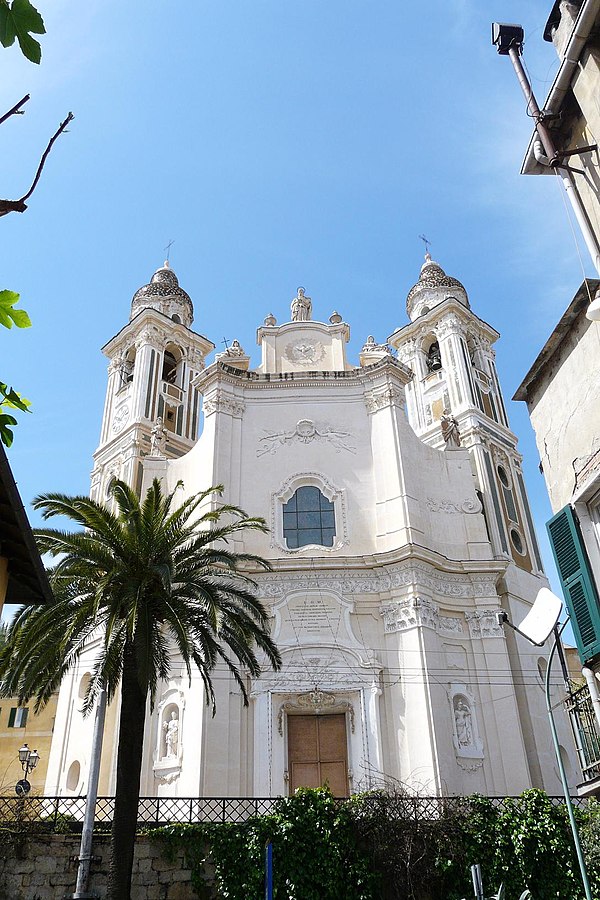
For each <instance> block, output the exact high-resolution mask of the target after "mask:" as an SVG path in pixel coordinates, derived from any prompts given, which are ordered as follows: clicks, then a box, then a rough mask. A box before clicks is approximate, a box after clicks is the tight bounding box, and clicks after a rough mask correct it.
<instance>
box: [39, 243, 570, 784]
mask: <svg viewBox="0 0 600 900" xmlns="http://www.w3.org/2000/svg"><path fill="white" fill-rule="evenodd" d="M406 308H407V313H408V322H407V324H406V325H405V326H403V327H402V328H399V329H397V330H396V331H394V332H393V334H391V335H390V337H389V338H388V339H387V340H380V339H376V338H375V337H374V336H369V337H368V338H367V340H366V342H365V344H364V346H363V348H362V351H361V352H360V354H359V359H358V360H356V361H353V360H351V359H350V358H349V356H348V351H347V347H348V341H349V338H350V327H349V325H348V324H347V323H346V322H345V321H344V320H343V317H342V316H341V315H340V314H339V313H338V312H333V313H332V314H331V315H330V316H329V318H326V317H325V318H323V319H321V320H319V318H317V317H316V316H315V315H314V314H313V304H312V300H311V299H310V297H308V296H307V295H306V292H305V291H304V290H303V289H302V288H299V289H298V292H297V294H296V296H295V297H294V298H293V300H292V303H291V314H290V316H289V319H284V321H283V322H281V323H278V322H277V320H276V318H275V316H274V315H272V314H269V315H267V316H266V318H265V319H264V322H263V323H262V324H261V325H260V327H259V328H258V331H257V342H258V345H259V348H260V354H261V358H260V363H259V364H258V365H257V366H255V367H253V366H252V365H251V360H250V357H249V355H248V354H246V353H245V351H244V349H243V347H242V345H241V343H240V342H239V341H237V340H236V341H234V342H233V344H232V346H231V347H229V348H228V349H227V350H226V351H225V352H223V353H220V354H217V356H216V358H215V359H214V361H213V362H212V363H210V364H208V365H207V363H206V357H207V355H208V354H209V353H210V352H211V351H212V350H213V349H214V344H213V343H212V342H211V341H210V340H208V339H207V338H205V337H203V336H202V335H200V334H198V333H196V332H194V331H192V328H191V326H192V320H193V306H192V301H191V299H190V297H189V296H188V294H187V293H186V292H185V291H184V290H183V289H182V288H181V286H180V285H179V282H178V279H177V277H176V275H175V273H174V272H173V270H172V269H171V268H170V267H169V266H168V265H167V264H165V266H164V267H162V268H160V269H158V270H157V271H156V272H155V274H154V275H153V277H152V279H151V281H150V283H149V284H147V285H145V286H144V287H142V288H140V290H139V291H137V292H136V294H135V296H134V298H133V301H132V306H131V315H130V319H129V322H128V323H127V324H126V325H125V326H124V328H123V329H122V330H121V331H120V332H119V333H118V334H117V335H116V336H115V337H114V338H112V339H111V340H110V341H109V343H108V344H107V345H106V346H105V348H104V352H105V354H106V355H107V357H108V359H109V368H108V388H107V395H106V404H105V409H104V416H103V421H102V428H101V440H100V445H99V447H98V450H97V452H96V454H95V457H94V459H95V464H94V471H93V473H92V494H93V496H95V497H96V498H98V499H102V498H104V497H106V496H107V492H108V490H109V487H110V484H111V481H112V479H113V478H125V479H127V480H128V481H129V482H130V483H131V484H133V485H135V487H136V488H137V489H138V490H141V491H143V490H144V489H145V487H146V486H147V485H148V484H149V483H150V481H151V479H152V478H154V477H158V478H160V479H162V481H163V482H164V483H165V484H166V485H167V486H168V488H169V489H172V488H174V487H175V486H176V485H177V484H178V482H179V481H182V482H183V486H184V487H183V489H182V493H181V497H182V500H183V499H184V497H185V496H186V495H189V494H193V493H195V492H196V491H198V490H201V489H205V488H206V487H207V486H209V485H211V484H219V483H222V484H224V485H225V491H226V493H225V497H226V500H227V501H228V502H232V503H234V504H236V505H239V506H241V507H243V508H244V509H246V510H247V511H248V512H250V513H251V514H253V515H261V516H263V517H264V518H265V519H266V520H267V522H268V524H269V528H270V533H269V535H261V534H258V533H251V534H249V535H248V536H247V537H246V538H245V540H244V542H243V543H242V542H241V541H239V542H237V543H236V545H235V546H234V547H233V549H234V550H247V551H249V552H251V553H256V554H259V555H261V556H264V557H266V558H268V559H269V561H270V562H271V564H272V567H273V571H272V572H269V573H265V572H257V573H256V575H255V577H256V581H257V582H258V585H259V587H258V590H259V594H260V596H261V598H262V599H263V601H264V602H265V604H266V605H267V607H268V609H269V611H270V615H271V617H272V631H273V635H274V638H275V640H276V641H277V643H278V645H279V647H280V649H281V653H282V657H283V661H284V662H283V668H282V670H281V671H279V672H276V673H273V672H271V671H269V670H266V671H265V672H264V674H263V675H262V676H261V677H260V678H258V679H256V680H254V681H252V682H249V684H248V689H249V693H250V696H251V702H250V705H249V707H244V705H243V702H242V697H241V694H240V692H239V690H238V689H237V687H236V685H235V683H234V682H233V681H232V680H231V678H230V677H229V675H228V673H227V672H226V671H225V670H222V669H218V670H217V671H216V672H215V675H214V682H215V690H216V695H217V705H218V711H217V715H216V717H215V718H214V719H213V718H211V715H210V710H209V709H208V708H207V707H206V705H205V702H204V694H203V688H202V684H201V681H200V679H199V678H194V679H192V683H191V685H190V683H189V681H188V679H187V677H186V675H185V671H184V667H183V665H182V662H181V660H178V659H177V658H176V659H175V662H174V666H173V671H172V675H171V677H170V678H169V680H168V681H166V682H165V683H163V684H162V685H161V686H160V689H159V692H158V696H157V702H156V705H155V708H154V709H153V710H152V711H149V714H148V717H147V732H146V740H145V748H144V762H143V770H142V784H141V790H142V794H145V795H147V796H156V795H158V796H168V797H198V796H232V797H252V796H273V795H280V794H287V793H290V792H292V791H293V790H294V789H295V788H296V787H298V786H301V785H306V786H315V785H319V784H323V783H325V782H327V783H328V784H329V785H330V786H331V788H332V789H333V790H334V792H335V793H336V794H339V795H342V796H343V795H347V794H348V793H350V792H351V791H354V790H359V789H365V788H370V787H375V786H381V785H382V784H386V783H389V781H390V780H391V781H393V782H394V783H396V784H397V783H402V784H403V785H406V786H407V787H409V788H410V789H413V790H419V791H421V792H425V793H428V794H471V793H473V792H475V791H478V792H481V793H483V794H490V795H505V794H516V793H519V792H520V791H522V790H523V789H525V788H529V787H531V786H536V787H540V788H545V789H546V790H548V791H549V792H550V793H557V792H558V791H559V790H560V785H559V781H558V777H557V774H556V770H555V760H554V757H553V750H552V745H551V741H550V737H549V732H548V722H547V716H546V712H545V707H544V692H543V688H542V677H543V673H544V671H545V664H546V650H545V649H537V648H534V647H532V646H531V645H528V644H527V643H526V642H525V641H523V640H522V639H521V638H516V637H515V636H514V635H513V634H512V633H509V634H505V632H504V630H503V629H502V627H501V626H500V625H499V624H498V618H497V613H498V612H499V611H500V610H504V611H506V612H507V613H508V614H509V616H510V618H511V619H512V620H514V621H520V620H521V619H522V618H523V616H524V614H525V612H526V611H527V610H528V609H529V607H530V605H531V603H532V602H533V600H534V599H535V597H536V594H537V592H538V589H539V588H540V587H541V586H543V585H546V583H547V582H546V579H545V576H544V574H543V572H542V563H541V559H540V554H539V550H538V546H537V542H536V537H535V533H534V529H533V525H532V520H531V514H530V511H529V506H528V501H527V493H526V489H525V485H524V482H523V475H522V471H521V457H520V455H519V452H518V449H517V439H516V437H515V435H514V433H513V432H512V431H511V429H510V424H509V421H508V418H507V414H506V409H505V405H504V402H503V398H502V391H501V387H500V384H499V380H498V375H497V372H496V367H495V351H494V347H493V345H494V343H495V342H496V340H497V338H498V336H499V335H498V332H497V331H496V330H495V329H494V328H493V327H492V326H491V325H489V324H487V323H486V322H484V321H483V320H482V319H480V318H479V317H478V316H477V314H476V313H475V312H474V311H473V309H472V308H471V304H470V301H469V298H468V296H467V292H466V290H465V288H464V286H463V285H462V284H461V283H460V282H459V281H458V280H457V279H455V278H452V277H450V276H448V275H447V274H446V273H445V272H444V271H443V269H442V268H441V267H440V266H439V265H438V264H437V263H435V262H434V261H433V260H432V259H431V258H430V257H429V256H427V257H426V260H425V262H424V264H423V266H422V269H421V272H420V275H419V278H418V280H417V282H416V284H415V285H414V286H413V287H412V288H411V289H410V291H409V292H408V297H407V304H406ZM377 326H378V328H380V329H381V328H382V327H383V326H382V323H377ZM94 653H95V648H94V647H93V646H90V648H89V650H88V651H87V652H86V654H84V656H83V657H82V658H81V660H80V664H79V667H78V669H77V670H76V671H75V672H73V674H72V675H71V676H70V677H68V678H67V679H66V680H65V682H64V684H63V686H62V688H61V692H60V697H59V703H58V709H57V719H56V729H55V740H54V742H53V746H52V754H51V759H50V765H49V770H48V777H47V782H46V792H47V793H48V794H54V793H60V794H69V793H71V794H76V793H81V792H85V790H86V783H87V781H86V780H87V770H88V764H89V751H90V745H91V729H92V722H91V720H84V719H83V717H82V715H81V712H80V707H81V701H82V698H83V697H84V696H85V691H86V687H87V683H88V679H89V673H90V672H91V669H92V666H93V664H94ZM117 707H118V702H115V703H113V704H112V707H111V708H109V711H108V716H107V724H106V738H105V745H104V755H103V761H102V771H101V779H100V791H101V793H105V794H110V793H112V792H113V791H114V783H115V751H116V728H117V723H118V716H117V711H118V710H117ZM560 729H561V743H562V745H563V753H564V757H565V760H566V762H567V766H568V767H569V769H570V774H571V778H572V781H573V782H575V781H577V780H578V779H579V778H580V774H579V772H578V768H577V761H576V757H575V754H574V752H573V750H572V749H571V750H569V748H570V747H571V748H572V742H571V736H570V731H569V727H568V724H567V721H566V719H564V720H562V721H561V723H560Z"/></svg>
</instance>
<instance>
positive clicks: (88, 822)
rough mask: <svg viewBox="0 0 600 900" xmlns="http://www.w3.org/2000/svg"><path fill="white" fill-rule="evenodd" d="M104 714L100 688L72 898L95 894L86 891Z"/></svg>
mask: <svg viewBox="0 0 600 900" xmlns="http://www.w3.org/2000/svg"><path fill="white" fill-rule="evenodd" d="M105 716H106V689H105V688H102V690H101V691H100V694H99V695H98V703H97V705H96V718H95V720H94V733H93V736H92V754H91V760H90V772H89V777H88V790H87V796H86V799H85V816H84V819H83V828H82V831H81V844H80V847H79V856H78V857H77V862H78V868H77V884H76V886H75V893H74V894H71V897H72V898H73V900H83V898H88V897H95V896H96V894H89V893H88V884H89V880H90V864H91V862H92V836H93V832H94V818H95V813H96V799H97V797H98V779H99V777H100V757H101V755H102V738H103V737H104V719H105Z"/></svg>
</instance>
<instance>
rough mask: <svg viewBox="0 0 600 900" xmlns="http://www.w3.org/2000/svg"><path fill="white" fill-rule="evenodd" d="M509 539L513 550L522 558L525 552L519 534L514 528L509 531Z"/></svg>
mask: <svg viewBox="0 0 600 900" xmlns="http://www.w3.org/2000/svg"><path fill="white" fill-rule="evenodd" d="M510 539H511V541H512V542H513V547H514V548H515V550H516V551H517V553H520V554H521V555H522V556H524V555H525V550H524V548H523V541H522V539H521V535H520V534H519V532H518V531H517V529H516V528H511V529H510Z"/></svg>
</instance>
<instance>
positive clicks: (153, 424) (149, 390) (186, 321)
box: [91, 262, 214, 499]
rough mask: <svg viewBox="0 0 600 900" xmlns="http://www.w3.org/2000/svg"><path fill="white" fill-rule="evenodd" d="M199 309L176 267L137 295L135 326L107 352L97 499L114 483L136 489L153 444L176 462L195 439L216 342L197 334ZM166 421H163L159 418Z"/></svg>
mask: <svg viewBox="0 0 600 900" xmlns="http://www.w3.org/2000/svg"><path fill="white" fill-rule="evenodd" d="M193 318H194V307H193V305H192V301H191V299H190V297H189V295H188V294H187V293H186V292H185V291H184V290H183V289H182V288H181V287H180V286H179V281H178V279H177V276H176V274H175V272H174V271H173V270H172V269H171V268H170V266H169V263H168V262H165V264H164V266H162V267H161V268H160V269H157V270H156V272H155V273H154V275H153V276H152V278H151V280H150V283H149V284H146V285H144V286H143V287H141V288H140V289H139V290H138V291H136V293H135V294H134V296H133V300H132V302H131V314H130V317H129V322H128V324H127V325H125V327H124V328H122V329H121V331H119V333H118V334H116V335H115V336H114V337H113V338H111V340H110V341H109V342H108V343H107V344H106V345H105V346H104V347H103V348H102V351H103V353H104V354H105V355H106V356H107V357H108V359H109V360H110V362H109V366H108V385H107V389H106V401H105V404H104V416H103V419H102V430H101V434H100V443H99V446H98V449H97V450H96V453H95V454H94V469H93V472H92V487H91V495H92V497H94V498H95V499H101V498H103V497H105V496H106V492H107V490H108V488H109V485H110V482H111V480H112V479H113V478H120V479H122V480H124V481H126V482H127V483H128V484H130V485H132V487H134V488H135V489H136V490H138V491H139V490H140V489H141V485H142V476H143V473H142V462H141V461H142V458H143V457H144V456H147V455H148V453H149V452H150V450H151V447H152V445H153V444H154V445H157V446H156V447H154V449H155V450H156V449H157V448H158V449H159V451H160V453H161V454H163V455H164V456H166V457H168V458H171V459H174V458H177V457H179V456H182V455H183V454H184V453H187V452H188V450H190V449H191V448H192V446H193V445H194V443H195V442H196V438H197V435H198V426H199V417H200V396H199V394H198V392H197V390H196V389H195V388H194V387H193V386H192V382H193V379H194V377H195V376H196V375H197V374H198V373H199V372H200V371H201V370H202V369H204V366H205V357H206V355H207V353H209V352H210V351H211V350H214V344H213V343H212V342H211V341H209V340H208V339H207V338H205V337H202V335H199V334H196V333H195V332H194V331H192V330H191V325H192V322H193ZM159 420H160V421H159Z"/></svg>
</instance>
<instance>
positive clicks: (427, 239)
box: [419, 234, 431, 253]
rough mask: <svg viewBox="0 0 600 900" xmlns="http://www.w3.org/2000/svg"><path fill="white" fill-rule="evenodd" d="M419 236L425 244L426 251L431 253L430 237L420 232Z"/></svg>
mask: <svg viewBox="0 0 600 900" xmlns="http://www.w3.org/2000/svg"><path fill="white" fill-rule="evenodd" d="M419 238H420V239H421V240H422V241H423V243H424V244H425V253H429V248H430V247H431V241H430V240H429V238H426V237H425V235H424V234H420V235H419Z"/></svg>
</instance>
